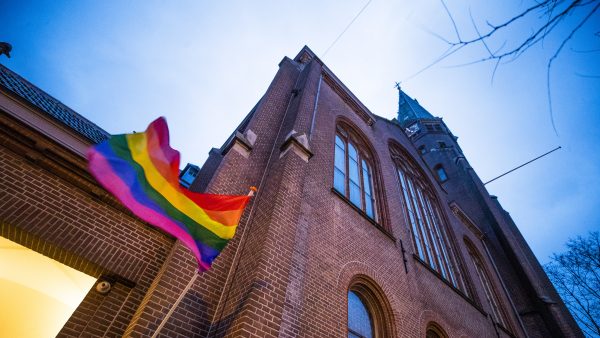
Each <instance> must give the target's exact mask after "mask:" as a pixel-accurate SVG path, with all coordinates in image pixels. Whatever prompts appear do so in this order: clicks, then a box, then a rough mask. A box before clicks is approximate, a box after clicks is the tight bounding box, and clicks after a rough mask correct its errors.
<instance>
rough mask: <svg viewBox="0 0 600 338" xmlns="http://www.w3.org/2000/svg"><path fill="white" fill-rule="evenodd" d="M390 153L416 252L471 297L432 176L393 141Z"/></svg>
mask: <svg viewBox="0 0 600 338" xmlns="http://www.w3.org/2000/svg"><path fill="white" fill-rule="evenodd" d="M390 153H391V155H392V160H393V161H394V164H395V165H396V172H397V175H398V181H399V186H400V193H401V195H402V200H401V201H400V204H401V205H402V207H403V208H402V209H403V211H404V216H405V221H406V224H408V225H409V226H410V228H411V231H412V235H413V244H414V248H415V253H416V255H417V256H418V257H419V259H420V260H421V261H422V262H424V263H425V264H427V265H428V266H429V267H431V268H432V269H433V270H435V271H436V272H437V273H439V275H440V276H441V277H442V278H443V279H445V280H447V281H448V282H450V283H451V284H452V285H453V286H454V287H455V288H457V289H459V290H461V291H462V292H463V293H464V294H466V295H467V296H470V294H469V289H468V287H467V285H466V283H465V280H464V278H463V276H462V272H461V269H460V267H459V261H458V257H457V256H456V254H455V250H454V248H453V246H452V244H451V242H450V237H449V236H448V231H447V226H446V222H445V217H444V215H443V214H442V211H441V208H440V206H439V201H438V198H437V195H436V193H435V191H434V189H433V187H432V183H431V181H430V179H429V178H428V177H427V176H426V175H425V173H424V172H423V170H421V168H420V166H419V165H418V164H417V163H416V162H415V161H414V160H413V159H412V157H411V156H410V155H409V154H408V153H407V152H406V151H405V150H404V149H402V148H401V146H399V145H397V144H395V143H393V142H392V143H390Z"/></svg>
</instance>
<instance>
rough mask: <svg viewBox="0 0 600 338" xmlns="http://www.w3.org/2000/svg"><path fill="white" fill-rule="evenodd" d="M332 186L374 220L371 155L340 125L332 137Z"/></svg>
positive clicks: (375, 217) (360, 142)
mask: <svg viewBox="0 0 600 338" xmlns="http://www.w3.org/2000/svg"><path fill="white" fill-rule="evenodd" d="M333 187H334V188H335V190H337V191H338V192H339V193H340V194H342V195H343V196H345V197H346V198H347V199H348V200H349V201H350V202H351V203H352V204H354V205H355V206H356V207H357V208H359V209H360V210H362V211H364V212H365V214H367V216H369V217H370V218H372V219H374V220H376V221H377V218H378V213H377V200H376V198H375V187H374V180H373V159H372V156H370V155H369V151H368V150H367V147H366V145H365V144H364V142H362V141H361V138H360V137H359V136H358V135H356V134H355V133H354V132H352V131H351V130H350V128H347V127H344V126H343V124H340V125H338V127H337V131H336V135H335V166H334V176H333Z"/></svg>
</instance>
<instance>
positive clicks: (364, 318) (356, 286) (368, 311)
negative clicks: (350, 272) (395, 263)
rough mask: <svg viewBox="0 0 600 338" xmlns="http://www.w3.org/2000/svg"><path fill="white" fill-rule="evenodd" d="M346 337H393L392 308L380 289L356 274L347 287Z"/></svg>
mask: <svg viewBox="0 0 600 338" xmlns="http://www.w3.org/2000/svg"><path fill="white" fill-rule="evenodd" d="M348 337H349V338H359V337H360V338H388V337H395V330H394V318H393V316H392V310H391V308H390V306H389V303H388V302H387V300H386V298H385V296H384V295H383V292H382V291H381V289H380V288H379V287H378V286H377V285H376V284H375V283H374V282H373V281H372V280H371V279H370V278H368V277H366V276H364V275H358V276H356V277H355V278H354V281H353V283H352V285H351V286H350V288H349V289H348Z"/></svg>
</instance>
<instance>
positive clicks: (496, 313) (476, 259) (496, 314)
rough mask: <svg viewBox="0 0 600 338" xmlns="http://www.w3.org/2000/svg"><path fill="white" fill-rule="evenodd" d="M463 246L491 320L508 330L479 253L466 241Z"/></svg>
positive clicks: (504, 316)
mask: <svg viewBox="0 0 600 338" xmlns="http://www.w3.org/2000/svg"><path fill="white" fill-rule="evenodd" d="M465 244H466V246H467V251H468V252H469V256H471V260H472V261H473V265H474V266H475V272H476V273H477V277H478V278H479V282H480V283H481V286H482V287H483V291H484V293H485V299H486V302H487V303H488V305H489V307H490V310H491V312H492V313H491V315H492V319H493V320H494V322H496V323H498V324H500V325H501V326H502V327H504V328H505V329H509V327H508V325H507V321H506V315H505V314H504V311H502V307H501V306H500V300H499V298H498V295H497V293H496V292H495V289H494V287H493V285H492V283H491V280H490V278H489V276H488V274H487V272H486V268H485V266H484V264H483V261H482V260H481V258H480V256H479V253H477V250H476V249H475V247H474V246H473V245H472V244H471V243H470V242H469V241H468V240H466V239H465Z"/></svg>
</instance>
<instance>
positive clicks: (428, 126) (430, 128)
mask: <svg viewBox="0 0 600 338" xmlns="http://www.w3.org/2000/svg"><path fill="white" fill-rule="evenodd" d="M425 128H426V129H427V131H433V126H432V125H431V124H426V125H425Z"/></svg>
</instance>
